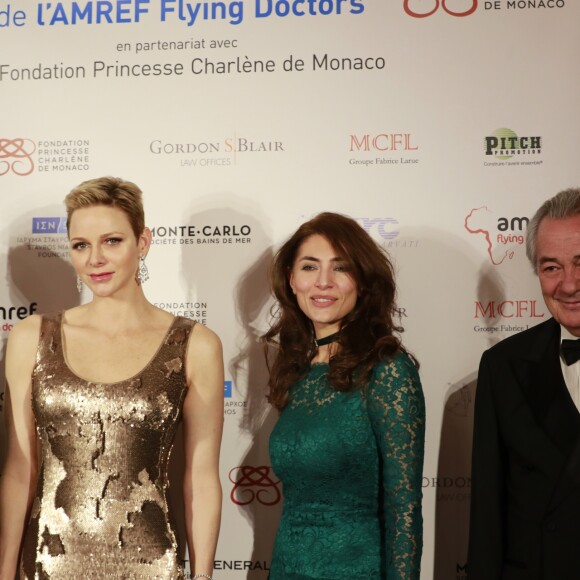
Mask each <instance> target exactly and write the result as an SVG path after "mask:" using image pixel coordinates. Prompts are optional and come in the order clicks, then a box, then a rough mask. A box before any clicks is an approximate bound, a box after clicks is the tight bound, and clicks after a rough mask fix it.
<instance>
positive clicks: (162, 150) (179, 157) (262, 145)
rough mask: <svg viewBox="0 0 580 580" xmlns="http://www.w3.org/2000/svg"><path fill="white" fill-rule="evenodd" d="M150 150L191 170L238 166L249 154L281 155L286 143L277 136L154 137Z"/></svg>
mask: <svg viewBox="0 0 580 580" xmlns="http://www.w3.org/2000/svg"><path fill="white" fill-rule="evenodd" d="M148 148H149V153H150V154H151V155H153V156H154V157H155V158H162V157H164V158H170V159H174V160H175V162H176V163H178V164H179V166H180V167H186V168H190V169H206V168H224V167H230V166H234V165H237V164H238V163H240V162H241V161H242V160H244V159H247V158H249V157H254V156H258V157H264V156H272V155H281V154H283V153H285V152H286V144H285V143H284V141H282V140H281V139H279V138H276V137H256V136H248V135H245V136H242V137H240V136H238V135H236V134H233V136H230V137H221V138H216V139H193V140H191V141H177V142H176V141H168V140H163V139H152V140H151V141H150V142H149V144H148Z"/></svg>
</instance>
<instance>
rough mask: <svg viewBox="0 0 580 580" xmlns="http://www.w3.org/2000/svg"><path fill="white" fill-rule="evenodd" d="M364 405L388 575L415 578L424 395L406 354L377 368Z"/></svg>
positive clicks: (390, 579)
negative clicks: (372, 440) (373, 447)
mask: <svg viewBox="0 0 580 580" xmlns="http://www.w3.org/2000/svg"><path fill="white" fill-rule="evenodd" d="M368 411H369V417H370V419H371V422H372V426H373V431H374V432H375V436H376V438H377V442H378V445H379V448H380V453H381V465H382V486H383V516H384V541H385V554H386V562H385V570H386V578H387V580H419V573H420V569H421V551H422V547H423V518H422V514H421V498H422V489H421V483H422V474H423V453H424V445H425V400H424V398H423V391H422V389H421V382H420V380H419V375H418V373H417V370H416V368H415V366H414V365H413V363H412V362H411V360H410V359H409V357H408V356H407V355H405V354H399V355H398V356H397V357H396V358H395V359H393V360H392V361H389V362H384V363H382V364H380V365H378V366H377V367H376V368H375V370H374V371H373V376H372V380H371V384H370V386H369V391H368Z"/></svg>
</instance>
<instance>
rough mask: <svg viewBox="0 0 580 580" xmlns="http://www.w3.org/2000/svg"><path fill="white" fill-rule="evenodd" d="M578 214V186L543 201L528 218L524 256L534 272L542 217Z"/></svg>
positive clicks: (560, 217)
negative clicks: (529, 218) (531, 216)
mask: <svg viewBox="0 0 580 580" xmlns="http://www.w3.org/2000/svg"><path fill="white" fill-rule="evenodd" d="M576 215H580V188H578V187H571V188H569V189H565V190H564V191H561V192H560V193H558V194H556V195H555V196H554V197H552V198H550V199H548V200H547V201H545V202H544V203H543V204H542V205H541V206H540V209H538V211H537V212H536V213H535V214H534V217H533V218H532V219H531V220H530V223H529V224H528V227H527V230H526V256H528V260H529V261H530V262H531V264H532V268H533V269H534V272H535V271H536V267H537V259H538V253H537V241H538V228H539V227H540V222H541V221H542V220H543V219H544V218H550V219H556V220H560V219H564V218H569V217H574V216H576Z"/></svg>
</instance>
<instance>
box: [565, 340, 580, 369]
mask: <svg viewBox="0 0 580 580" xmlns="http://www.w3.org/2000/svg"><path fill="white" fill-rule="evenodd" d="M560 352H561V353H562V356H563V357H564V360H565V361H566V364H567V365H568V366H570V365H573V364H574V363H575V362H576V361H579V360H580V338H579V339H577V340H568V339H566V338H565V339H564V340H563V341H562V345H561V346H560Z"/></svg>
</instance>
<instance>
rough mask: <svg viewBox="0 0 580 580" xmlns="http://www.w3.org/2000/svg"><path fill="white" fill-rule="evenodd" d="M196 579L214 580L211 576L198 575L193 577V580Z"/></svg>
mask: <svg viewBox="0 0 580 580" xmlns="http://www.w3.org/2000/svg"><path fill="white" fill-rule="evenodd" d="M196 578H207V579H208V580H213V578H212V577H211V576H210V575H209V574H196V575H195V576H192V577H191V580H195V579H196Z"/></svg>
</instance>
